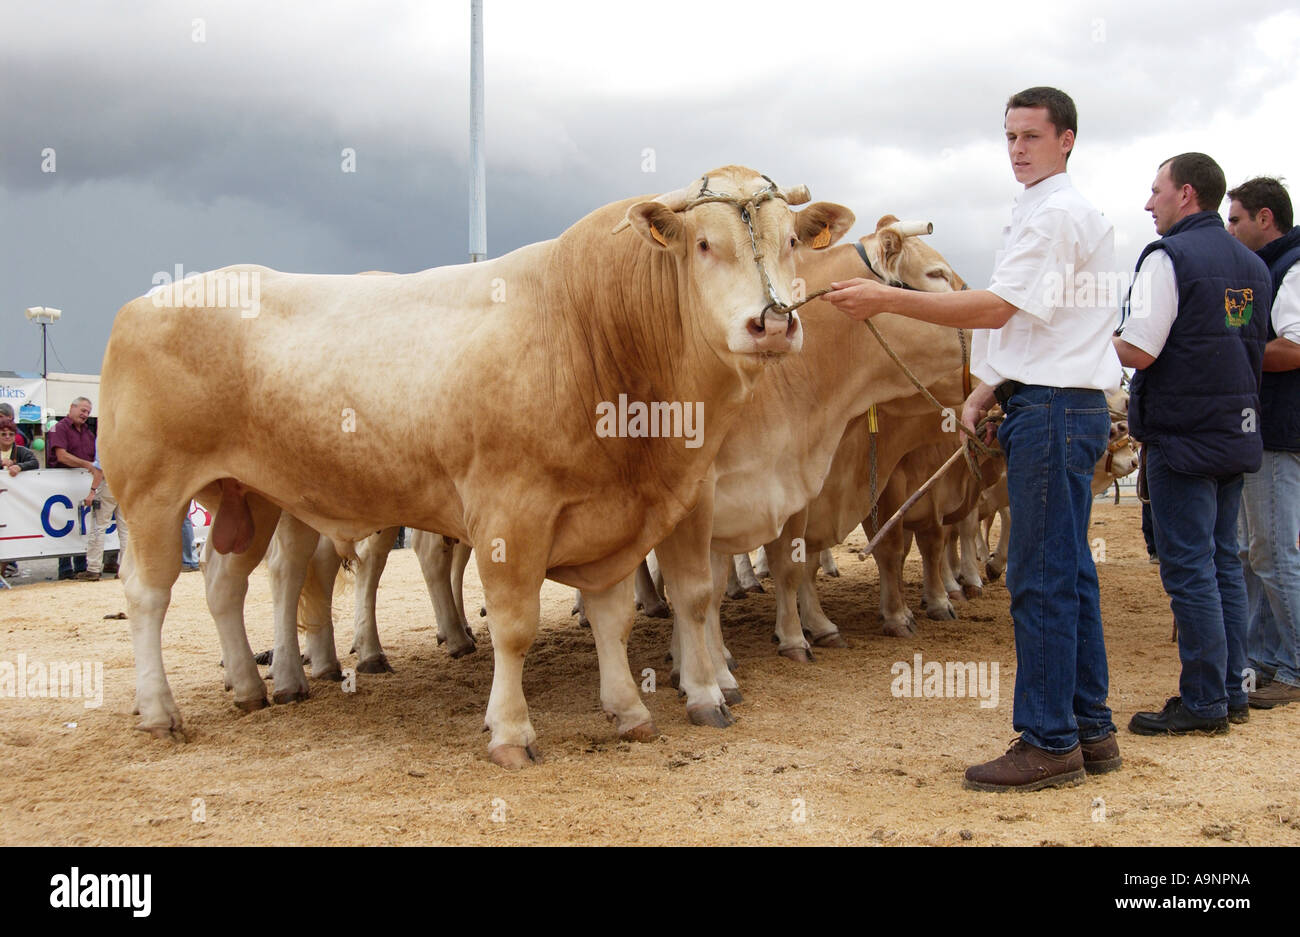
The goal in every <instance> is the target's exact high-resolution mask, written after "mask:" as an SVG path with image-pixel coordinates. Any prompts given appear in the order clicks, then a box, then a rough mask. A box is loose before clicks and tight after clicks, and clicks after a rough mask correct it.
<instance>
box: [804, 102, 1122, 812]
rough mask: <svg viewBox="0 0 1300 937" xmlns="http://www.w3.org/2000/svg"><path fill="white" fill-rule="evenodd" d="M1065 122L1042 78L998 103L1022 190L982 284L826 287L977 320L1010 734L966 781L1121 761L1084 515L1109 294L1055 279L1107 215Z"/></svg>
mask: <svg viewBox="0 0 1300 937" xmlns="http://www.w3.org/2000/svg"><path fill="white" fill-rule="evenodd" d="M1077 124H1078V120H1077V116H1076V112H1075V107H1074V102H1073V101H1072V100H1071V99H1070V96H1069V95H1067V94H1065V93H1064V92H1062V91H1058V90H1057V89H1055V88H1030V89H1028V90H1027V91H1022V92H1021V93H1019V94H1017V95H1015V96H1013V97H1012V98H1011V99H1010V100H1009V101H1008V102H1007V106H1006V111H1005V117H1004V129H1005V131H1006V139H1007V151H1008V155H1009V156H1010V158H1011V169H1012V172H1013V173H1014V175H1015V177H1016V181H1017V182H1020V183H1021V184H1023V185H1024V187H1025V188H1024V191H1023V192H1021V193H1020V195H1018V196H1017V197H1016V202H1015V207H1014V208H1013V209H1012V213H1011V225H1010V227H1008V228H1006V229H1005V231H1004V239H1003V248H1002V250H1001V251H1000V252H999V253H998V254H997V257H996V260H995V265H994V271H993V279H992V283H991V284H990V285H989V288H988V289H987V290H971V291H966V292H961V293H921V292H908V291H906V290H901V289H894V288H892V287H888V286H884V285H882V284H879V283H874V282H869V281H865V280H851V281H848V282H846V283H835V284H832V285H833V286H835V287H836V288H837V291H836V292H833V293H828V294H827V295H826V297H825V298H826V300H827V301H828V302H831V303H834V304H835V305H836V306H837V307H839V308H840V309H841V310H842V311H843V312H845V313H846V314H848V315H849V316H851V317H852V318H855V319H866V318H869V317H870V316H874V315H877V314H879V313H882V312H891V313H895V314H897V315H902V316H907V317H909V318H913V319H921V320H923V321H926V322H933V323H936V324H938V325H948V326H953V327H958V328H973V329H977V331H976V332H975V335H974V338H973V340H972V342H971V345H972V348H971V372H972V373H973V374H975V376H977V377H978V378H979V379H980V380H981V381H983V384H982V385H981V386H979V387H977V388H976V389H975V390H974V391H972V393H971V395H970V397H969V398H968V399H967V400H966V404H965V406H964V407H963V409H962V422H963V423H965V424H966V425H967V426H968V427H970V428H972V429H973V428H974V427H975V425H976V424H977V422H978V421H979V420H980V419H981V418H982V417H984V416H985V414H987V412H988V411H989V409H990V408H991V407H992V405H993V401H994V399H995V398H996V399H997V400H998V401H999V402H1000V403H1001V404H1002V408H1003V411H1004V412H1005V413H1006V419H1005V420H1004V421H1003V423H1002V426H1001V428H1000V429H999V430H998V441H999V442H1000V443H1001V445H1002V450H1003V452H1004V453H1005V455H1006V459H1007V487H1008V490H1009V492H1010V495H1011V518H1012V520H1011V526H1012V533H1013V536H1012V537H1011V540H1010V543H1011V548H1010V552H1009V555H1008V557H1007V587H1008V589H1010V590H1011V616H1012V619H1013V621H1014V623H1015V633H1016V661H1017V668H1016V691H1015V704H1014V711H1013V714H1012V719H1013V722H1014V725H1015V728H1016V730H1017V731H1018V732H1020V738H1018V739H1016V740H1015V742H1013V743H1012V746H1011V748H1010V749H1009V750H1008V751H1007V753H1006V754H1005V755H1003V756H1002V757H1000V758H996V759H994V760H993V761H990V762H987V763H985V764H981V765H975V766H973V767H971V768H969V769H967V771H966V786H967V787H969V788H972V789H974V790H982V791H1011V790H1022V791H1031V790H1038V789H1039V788H1043V787H1055V786H1060V785H1065V784H1074V783H1078V782H1079V781H1081V780H1083V778H1084V773H1085V771H1087V772H1090V773H1098V772H1101V771H1109V770H1112V769H1114V768H1118V767H1119V766H1120V754H1119V745H1118V744H1117V742H1116V740H1115V724H1114V722H1112V721H1111V711H1110V708H1109V707H1108V706H1107V705H1106V697H1107V695H1108V692H1109V673H1108V671H1107V666H1106V646H1105V642H1104V640H1103V637H1102V626H1101V596H1100V593H1099V590H1098V585H1097V568H1096V566H1095V565H1094V564H1093V559H1092V551H1091V549H1090V547H1089V543H1088V521H1089V519H1090V516H1091V512H1092V488H1091V484H1092V472H1093V468H1094V466H1095V465H1096V464H1097V460H1098V459H1099V458H1101V456H1102V454H1103V453H1104V452H1105V451H1106V444H1107V441H1108V437H1109V434H1110V411H1109V408H1108V407H1107V405H1106V396H1105V393H1104V391H1105V390H1107V389H1110V388H1114V387H1117V386H1119V382H1120V376H1121V373H1122V371H1121V368H1120V365H1119V361H1118V360H1117V359H1116V357H1115V352H1114V349H1113V347H1112V345H1111V343H1110V335H1111V332H1112V330H1113V329H1114V327H1115V314H1114V311H1113V308H1112V304H1111V303H1109V302H1107V301H1105V298H1103V297H1097V296H1096V293H1095V292H1094V298H1096V299H1097V300H1098V301H1097V302H1096V303H1095V304H1093V305H1082V304H1080V303H1079V302H1078V301H1077V299H1078V297H1077V296H1076V292H1075V290H1073V289H1072V288H1067V281H1069V280H1070V278H1073V279H1074V280H1079V281H1082V278H1085V277H1086V278H1087V279H1090V280H1093V281H1094V282H1101V283H1109V282H1113V279H1114V274H1115V258H1114V227H1113V226H1112V225H1111V223H1110V222H1109V221H1107V220H1106V219H1105V218H1104V217H1103V216H1102V215H1101V213H1100V212H1098V211H1097V209H1096V208H1094V207H1093V206H1092V204H1091V203H1089V202H1088V201H1087V200H1086V199H1085V198H1084V197H1083V196H1082V195H1080V194H1079V192H1078V191H1077V190H1075V188H1074V186H1073V184H1072V183H1071V182H1070V177H1069V176H1068V175H1067V174H1066V162H1067V161H1068V160H1069V158H1070V153H1071V152H1072V151H1073V149H1074V137H1075V133H1076V132H1077Z"/></svg>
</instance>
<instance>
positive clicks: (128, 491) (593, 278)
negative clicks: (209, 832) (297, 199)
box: [100, 167, 852, 767]
mask: <svg viewBox="0 0 1300 937" xmlns="http://www.w3.org/2000/svg"><path fill="white" fill-rule="evenodd" d="M703 181H704V185H703V186H701V185H700V183H696V184H694V185H693V186H692V187H691V189H690V190H689V191H687V190H683V191H682V192H680V193H673V194H672V196H664V197H661V199H660V200H647V199H628V200H625V201H622V202H617V203H614V204H612V205H608V206H605V207H603V208H600V209H597V210H596V211H594V212H592V213H591V214H590V215H588V216H587V217H586V218H584V219H582V220H581V221H579V222H578V223H576V224H575V225H574V226H573V227H571V228H570V229H569V230H568V231H566V232H565V233H564V234H563V235H561V236H560V237H559V238H557V239H556V240H553V241H547V242H543V243H540V244H534V245H530V246H528V247H525V248H521V249H520V250H517V251H514V252H513V253H511V254H508V255H506V256H504V257H501V258H498V259H495V260H492V261H488V262H486V263H479V264H473V265H464V266H458V267H446V268H439V269H434V270H429V271H425V272H423V273H418V274H412V275H409V276H383V277H364V276H318V275H296V274H286V273H280V272H277V271H274V270H270V269H268V268H265V267H239V268H225V270H223V271H217V272H215V273H214V274H208V275H206V277H207V278H208V279H209V280H211V279H213V278H219V277H221V276H226V277H229V276H231V275H235V276H238V275H241V274H242V275H245V277H246V278H247V279H252V280H253V281H254V282H256V284H257V288H256V295H257V305H256V308H255V309H254V310H253V314H251V315H250V314H249V307H248V306H247V304H243V305H241V306H235V305H233V304H230V303H226V304H224V305H222V304H220V303H215V302H214V301H213V300H212V299H211V298H210V297H211V295H212V294H211V293H208V292H206V286H205V285H204V283H203V282H201V281H203V280H204V277H196V278H192V280H193V281H194V282H191V281H186V284H183V286H188V288H186V289H182V290H180V291H178V295H177V296H175V297H173V298H172V299H171V301H170V302H164V303H163V304H162V305H159V304H158V303H157V302H156V300H157V297H148V298H141V299H137V300H134V301H132V302H130V303H128V304H127V305H126V306H124V307H123V308H122V309H121V311H120V312H119V313H118V316H117V320H116V322H115V324H114V327H113V333H112V335H111V337H110V339H109V343H108V349H107V352H106V354H105V360H104V368H103V377H102V388H103V390H102V398H103V399H102V402H101V408H102V413H103V418H104V423H105V424H106V429H105V431H104V433H103V434H102V435H101V438H100V449H101V455H102V462H103V465H104V470H105V473H106V475H107V477H108V479H109V483H110V484H111V485H112V486H113V489H114V491H115V492H116V493H117V495H118V501H119V504H120V505H121V508H122V511H123V514H124V516H126V517H129V518H130V523H131V527H132V533H133V535H134V536H133V541H134V545H133V549H132V559H131V562H130V563H129V568H128V571H127V575H126V578H125V583H124V588H125V593H126V597H127V603H128V612H129V615H130V620H131V627H132V639H133V643H134V645H135V657H136V708H137V710H138V712H139V714H140V717H141V719H140V726H139V727H140V728H141V729H143V730H145V731H148V732H151V733H153V734H154V735H156V736H159V737H179V736H180V733H181V728H182V720H181V714H180V710H179V709H178V707H177V706H176V703H175V700H174V699H173V697H172V693H171V690H170V688H169V687H168V685H167V680H166V676H165V672H164V667H163V661H162V648H161V631H162V622H163V618H164V615H165V613H166V609H167V605H168V602H169V599H170V594H171V585H172V583H173V582H174V581H175V578H176V576H177V574H178V573H179V562H180V560H179V557H180V552H179V550H178V549H177V546H178V540H179V535H178V531H179V528H180V516H181V512H182V511H183V509H184V506H185V504H186V502H187V501H188V499H189V498H190V497H192V496H194V495H199V496H200V497H201V500H202V501H203V502H204V503H207V504H212V503H216V504H218V505H219V507H218V510H217V514H216V518H215V520H214V523H213V528H212V533H211V535H210V537H211V542H212V546H213V548H214V552H213V553H212V554H211V559H210V564H209V567H210V568H209V570H208V575H207V593H208V603H209V608H210V610H211V611H212V614H213V617H214V619H215V620H216V623H217V628H218V633H219V634H220V637H221V643H222V650H223V656H224V659H225V661H226V666H227V668H228V676H229V679H230V682H231V684H232V686H233V687H234V689H235V694H236V700H237V702H238V703H239V704H241V705H242V706H243V707H245V708H252V707H256V706H261V705H265V702H266V697H265V693H266V691H265V687H264V685H263V683H262V680H261V677H260V676H259V674H258V672H257V668H256V665H255V663H254V661H253V657H252V653H251V651H250V649H249V647H248V640H247V637H246V634H245V631H244V625H243V599H244V595H245V593H246V591H247V581H248V574H249V573H250V572H251V570H252V569H253V568H254V566H256V564H257V563H258V562H259V561H260V559H261V558H262V555H263V553H264V552H265V551H266V548H267V544H268V542H269V541H270V538H271V535H272V532H273V531H274V529H275V526H276V521H277V519H278V516H279V513H280V511H281V510H286V511H288V512H290V513H291V514H293V515H294V516H295V517H297V518H299V519H300V520H302V521H303V522H304V523H306V524H308V525H310V526H311V527H313V528H315V529H316V530H318V531H320V532H322V533H324V534H326V535H327V536H329V537H330V538H331V539H333V540H336V541H356V540H360V539H363V538H364V537H366V536H368V535H370V534H371V533H373V532H374V531H376V530H380V529H383V528H385V527H389V526H393V525H396V524H403V523H404V524H406V525H408V526H411V527H415V528H418V529H422V530H430V531H436V532H438V533H441V534H444V535H447V536H452V537H455V538H457V539H460V540H463V541H465V542H466V543H468V544H470V545H472V546H473V547H474V549H475V551H476V559H477V562H478V569H479V576H480V579H481V581H482V583H483V588H484V593H485V597H486V602H487V607H488V611H489V620H490V627H491V631H492V643H493V653H494V657H495V667H494V672H493V684H492V692H491V696H490V699H489V702H488V708H487V715H486V720H485V721H486V724H487V727H488V728H489V729H490V730H491V733H492V736H491V741H490V743H489V752H490V754H491V757H492V759H493V760H494V761H495V762H497V763H498V764H501V765H504V766H507V767H519V766H522V765H525V764H527V763H528V762H529V761H531V760H535V759H536V757H537V750H536V738H537V736H536V732H535V731H534V729H533V726H532V724H531V721H530V720H529V717H528V709H527V704H526V702H525V699H524V695H523V686H522V671H523V660H524V654H525V653H526V652H527V650H528V648H529V646H530V645H531V644H532V642H533V639H534V636H535V634H536V630H537V624H538V613H539V599H538V592H539V589H540V586H541V583H542V581H543V580H544V579H545V578H547V577H550V578H553V579H556V580H558V581H561V582H566V583H569V584H570V585H574V586H577V587H579V588H582V589H583V590H584V592H585V594H586V599H587V606H588V613H589V615H590V616H591V619H592V623H593V628H594V630H595V636H596V641H597V651H598V655H599V657H600V663H601V699H602V703H603V705H604V707H605V708H606V710H607V711H608V712H609V713H610V714H611V716H612V717H613V718H614V719H616V721H617V722H618V728H619V731H620V733H621V734H624V735H633V736H642V735H645V734H648V732H649V731H650V730H651V729H652V728H653V725H652V723H651V720H650V715H649V712H648V710H646V708H645V706H644V704H643V703H642V702H641V700H640V698H639V694H638V692H637V686H636V684H635V682H634V681H633V680H632V677H631V674H630V671H629V669H628V665H627V654H626V637H627V634H628V630H629V628H630V626H631V607H630V606H631V586H632V582H631V577H632V573H633V572H634V571H635V569H636V567H637V565H638V563H639V562H640V560H641V558H642V557H643V556H645V554H646V553H647V552H648V551H649V550H650V549H651V548H652V547H654V545H655V544H656V543H657V542H659V541H660V540H661V539H663V538H664V537H665V536H666V535H667V534H668V533H669V532H670V531H672V530H673V529H674V526H680V522H681V521H682V520H683V519H684V518H686V517H688V516H690V514H691V513H692V512H693V511H696V510H698V509H699V508H700V506H701V501H702V499H705V498H706V497H707V496H708V495H709V494H710V493H711V479H712V472H711V466H712V463H713V460H714V458H715V456H716V454H717V451H718V449H719V447H720V446H721V444H722V441H723V439H724V438H725V437H726V434H727V430H728V429H729V428H730V426H731V425H732V424H733V423H734V421H735V420H736V418H737V416H738V415H739V414H740V411H741V409H742V407H743V405H744V403H745V401H746V400H747V398H748V397H749V395H750V393H751V391H752V389H753V388H754V386H755V383H756V382H757V381H758V379H759V377H760V376H761V375H762V373H763V371H764V369H765V367H766V366H767V365H769V364H771V363H774V362H775V361H777V360H779V359H780V357H781V356H783V355H785V354H787V353H789V352H791V351H796V350H798V348H799V347H800V345H801V344H802V341H803V329H802V328H801V326H800V322H799V319H798V316H797V315H787V314H784V312H783V308H784V305H785V304H789V303H790V302H791V301H792V283H793V280H794V278H795V267H794V257H795V250H796V247H798V245H799V244H800V243H801V242H802V243H817V244H828V243H831V242H832V241H833V237H834V232H836V231H842V230H844V229H845V228H847V226H848V225H849V224H850V223H851V217H852V216H851V213H850V212H848V211H847V209H844V208H842V207H840V206H837V205H830V204H825V203H819V204H817V205H813V206H810V207H809V208H807V209H805V210H804V211H801V212H798V213H794V212H791V211H790V210H789V208H788V207H787V204H786V200H787V199H788V200H789V201H792V202H795V203H798V202H800V201H806V200H807V196H806V193H804V192H798V193H797V194H796V193H785V192H782V191H781V190H779V189H777V188H776V187H775V186H774V185H772V184H771V183H770V181H769V180H767V179H766V178H765V177H762V176H760V175H758V174H757V173H755V172H753V171H752V170H747V169H743V168H740V167H726V168H724V169H722V170H717V171H715V172H713V173H710V174H709V176H708V177H707V179H705V180H703ZM706 186H707V189H705V187H706ZM702 190H703V191H707V192H710V193H717V194H718V199H717V200H707V201H698V200H696V199H695V198H694V196H695V195H697V194H699V193H700V191H702ZM743 218H747V219H749V221H750V224H749V225H747V224H746V222H745V220H742V219H743ZM623 221H626V222H627V223H628V224H629V225H630V226H631V227H632V228H633V229H634V232H635V233H625V234H623V235H622V236H614V235H611V231H612V230H613V229H614V228H615V226H616V224H619V223H620V222H623ZM196 294H197V295H198V296H199V297H200V298H199V300H198V301H197V302H196V303H193V304H190V302H189V299H190V297H192V296H194V295H196ZM360 334H364V335H366V336H387V337H389V338H390V339H391V340H389V341H384V342H375V341H365V342H360V341H358V336H359V335H360ZM160 389H165V391H164V392H159V390H160ZM620 394H622V395H625V396H626V397H627V398H629V399H631V400H634V401H642V402H652V401H673V402H682V403H692V404H695V405H697V406H699V407H701V408H702V411H703V412H702V419H703V425H702V427H701V428H702V430H703V432H702V433H701V434H700V435H699V437H698V440H697V441H698V445H693V446H688V445H686V444H685V443H686V442H690V440H689V439H684V438H683V434H682V433H681V432H677V433H662V434H660V435H659V436H656V437H651V436H649V435H642V434H641V432H642V431H643V430H644V427H643V426H642V427H640V428H639V429H637V428H632V427H624V426H620V430H623V431H624V434H623V435H619V434H617V433H616V434H613V435H610V434H608V433H602V432H601V431H600V429H601V423H600V420H601V413H602V410H601V408H602V407H603V406H609V405H611V404H612V402H613V401H618V400H619V399H620V396H619V395H620ZM430 400H436V401H439V403H440V406H439V409H438V417H437V418H436V419H429V420H420V421H406V420H403V421H397V422H395V421H393V420H392V417H391V415H392V414H393V413H400V412H405V411H408V410H409V409H410V405H411V402H412V401H430ZM232 413H236V414H239V418H238V419H233V420H232V419H231V414H232ZM605 428H606V429H608V424H606V425H605ZM678 429H679V430H680V426H679V427H678ZM376 454H379V455H380V456H381V457H382V459H383V470H382V471H376V467H375V456H376ZM706 506H707V502H706ZM707 546H708V544H707V540H706V541H704V542H703V543H701V544H699V545H698V547H699V549H697V550H696V554H697V555H696V556H694V557H691V556H690V555H689V549H687V546H686V545H685V544H683V546H682V549H681V550H680V553H679V557H678V559H677V562H679V563H689V562H691V561H692V560H694V561H696V562H697V564H699V565H704V563H705V562H706V559H705V558H706V557H707ZM292 574H293V575H294V576H298V575H299V570H297V569H295V570H293V571H292ZM302 574H303V575H305V570H304V571H303V573H302ZM299 585H300V583H299ZM277 615H278V616H279V617H281V618H288V617H289V616H291V615H292V606H287V607H286V608H284V609H281V610H279V612H278V613H277ZM700 621H702V616H700ZM290 637H292V645H293V647H294V648H295V649H296V643H297V642H296V628H295V625H294V623H292V622H289V621H277V624H276V648H275V652H276V654H275V660H274V663H273V665H272V676H273V679H274V680H275V684H276V695H277V696H281V695H282V694H284V695H285V697H286V698H299V697H301V696H302V695H305V694H306V693H307V691H308V687H307V681H306V675H305V674H304V673H303V671H302V665H301V663H300V660H299V657H298V655H297V654H296V653H293V652H292V651H291V646H290ZM706 641H707V636H706V635H704V634H702V633H700V632H699V630H698V629H697V631H695V632H689V631H688V632H685V633H683V673H682V687H683V689H684V690H685V691H686V694H687V701H688V707H689V708H692V709H694V710H695V711H696V712H703V713H705V714H706V715H705V721H716V720H717V719H719V718H720V717H718V716H712V717H711V714H716V713H718V712H719V711H720V710H721V709H722V707H723V706H724V705H725V704H724V700H723V695H722V692H721V689H720V688H719V686H718V684H717V682H716V680H714V679H713V678H712V675H711V673H710V666H709V664H710V660H709V655H708V652H707V647H706Z"/></svg>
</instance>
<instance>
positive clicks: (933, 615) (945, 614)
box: [925, 605, 957, 621]
mask: <svg viewBox="0 0 1300 937" xmlns="http://www.w3.org/2000/svg"><path fill="white" fill-rule="evenodd" d="M925 617H926V618H929V619H930V620H931V621H951V620H952V619H954V618H956V617H957V612H956V611H955V610H954V609H953V607H952V606H951V605H947V606H940V607H939V608H927V609H926V610H925Z"/></svg>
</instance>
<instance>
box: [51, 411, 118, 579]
mask: <svg viewBox="0 0 1300 937" xmlns="http://www.w3.org/2000/svg"><path fill="white" fill-rule="evenodd" d="M90 410H91V404H90V401H89V400H88V399H86V398H85V397H78V398H77V399H76V400H74V401H72V405H71V406H70V407H68V415H67V416H65V417H64V418H63V419H61V420H59V422H58V424H57V425H56V426H55V427H54V429H53V430H51V431H50V432H49V433H47V434H46V436H45V467H46V468H60V469H72V468H84V469H87V470H88V471H89V472H90V473H91V474H92V475H93V476H94V482H93V485H94V487H98V486H100V485H102V484H103V483H104V473H103V472H101V471H100V470H99V467H98V466H96V465H95V434H94V433H92V432H91V431H90V427H89V426H87V425H86V421H87V420H88V419H90ZM85 570H86V558H85V556H84V555H83V556H75V557H74V556H61V557H59V578H60V579H71V578H73V577H74V576H75V575H76V574H77V573H80V572H85Z"/></svg>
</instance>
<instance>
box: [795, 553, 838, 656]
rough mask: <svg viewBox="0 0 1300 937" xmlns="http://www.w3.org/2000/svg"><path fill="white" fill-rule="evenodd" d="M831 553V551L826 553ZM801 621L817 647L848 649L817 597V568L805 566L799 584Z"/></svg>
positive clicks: (811, 565)
mask: <svg viewBox="0 0 1300 937" xmlns="http://www.w3.org/2000/svg"><path fill="white" fill-rule="evenodd" d="M824 552H829V551H824ZM799 620H800V621H801V622H802V623H803V629H804V634H806V635H807V636H808V638H809V639H810V640H811V641H812V643H813V644H815V645H816V646H817V647H848V646H849V645H848V643H847V642H846V641H845V640H844V636H843V635H841V634H840V629H839V628H838V627H837V626H836V624H835V622H833V621H831V620H830V619H829V618H828V617H826V612H825V611H823V610H822V603H821V600H820V598H819V597H818V595H817V567H816V566H814V565H813V564H812V563H805V564H804V575H803V579H802V580H801V581H800V583H799Z"/></svg>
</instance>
